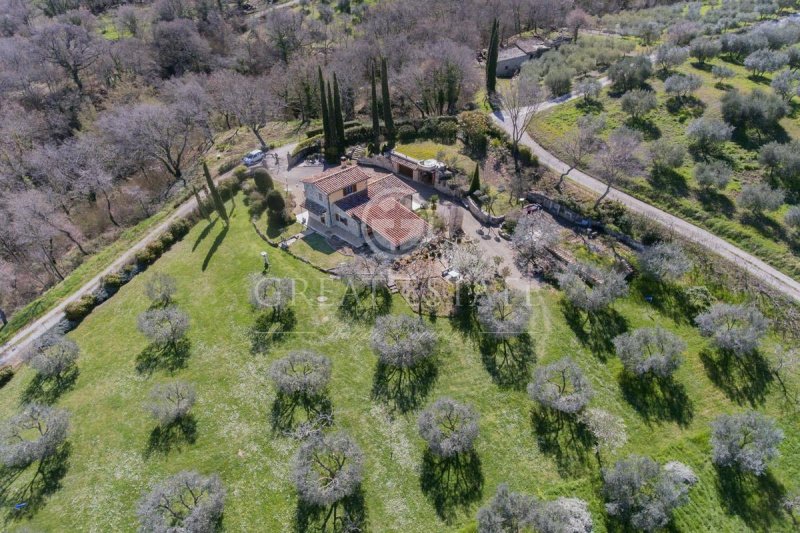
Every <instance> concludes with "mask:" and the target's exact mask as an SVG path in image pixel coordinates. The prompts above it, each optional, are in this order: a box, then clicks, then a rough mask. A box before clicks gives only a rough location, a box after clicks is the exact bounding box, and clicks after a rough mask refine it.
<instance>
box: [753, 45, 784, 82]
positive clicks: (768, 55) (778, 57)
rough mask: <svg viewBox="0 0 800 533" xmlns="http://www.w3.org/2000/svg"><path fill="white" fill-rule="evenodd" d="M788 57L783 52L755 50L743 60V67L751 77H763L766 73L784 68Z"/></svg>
mask: <svg viewBox="0 0 800 533" xmlns="http://www.w3.org/2000/svg"><path fill="white" fill-rule="evenodd" d="M788 62H789V58H788V56H787V55H786V54H785V53H783V52H776V51H774V50H768V49H762V50H756V51H755V52H753V53H752V54H750V55H748V56H747V57H746V58H745V59H744V66H745V68H747V70H749V71H750V72H752V73H753V76H763V75H764V73H766V72H775V71H776V70H780V69H782V68H783V67H785V66H786V64H787V63H788Z"/></svg>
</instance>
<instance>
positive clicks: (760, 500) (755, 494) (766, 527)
mask: <svg viewBox="0 0 800 533" xmlns="http://www.w3.org/2000/svg"><path fill="white" fill-rule="evenodd" d="M715 470H716V471H717V491H718V492H719V495H720V498H721V499H722V502H723V504H724V506H725V510H726V512H727V513H728V514H732V515H736V516H738V517H739V518H741V519H742V521H744V523H745V524H747V526H748V527H749V528H750V529H751V530H753V531H770V530H771V529H772V528H773V526H774V525H775V522H779V521H781V520H782V519H783V518H784V516H785V515H784V514H783V507H782V505H781V504H782V501H783V496H784V494H785V492H786V489H785V488H784V486H783V485H782V484H781V483H780V482H779V481H778V480H777V479H775V476H773V475H772V472H769V471H768V472H766V473H765V474H764V475H762V476H754V475H752V474H743V473H740V472H738V471H736V470H735V469H733V468H728V467H715Z"/></svg>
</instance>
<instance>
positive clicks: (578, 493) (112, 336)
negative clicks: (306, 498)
mask: <svg viewBox="0 0 800 533" xmlns="http://www.w3.org/2000/svg"><path fill="white" fill-rule="evenodd" d="M205 226H206V224H205V223H203V222H201V223H199V224H198V225H197V226H196V227H195V228H194V229H193V230H192V231H191V232H190V233H189V235H187V236H186V238H184V240H183V241H181V242H180V243H178V244H176V245H175V246H174V247H173V248H172V249H171V250H170V251H169V252H167V253H166V254H164V256H163V257H162V258H161V259H160V260H159V261H158V262H157V263H156V264H155V265H153V266H152V267H151V269H150V270H149V271H148V272H147V273H145V274H143V275H142V276H139V277H137V278H135V279H134V280H132V281H131V283H129V284H128V285H126V286H124V287H123V288H122V289H121V291H120V293H119V294H117V295H116V296H115V297H114V298H112V299H111V300H109V301H108V302H106V303H105V304H103V305H101V306H100V307H98V308H97V309H96V310H95V311H94V312H93V313H92V314H91V315H90V316H89V317H88V318H87V319H86V320H85V321H84V322H83V323H82V324H81V325H80V326H79V327H78V329H76V330H75V331H73V332H72V333H70V336H71V337H72V338H73V339H74V340H75V341H76V342H77V343H78V344H79V345H80V347H81V350H82V356H81V358H80V360H79V369H80V374H79V376H78V378H77V381H76V382H75V385H74V387H73V388H72V389H71V390H68V391H67V392H65V393H64V394H63V395H62V396H61V397H60V398H59V399H58V400H57V405H58V406H59V407H63V408H66V409H68V410H69V411H70V412H71V422H70V424H71V430H70V436H69V442H70V449H69V453H68V458H67V460H66V461H65V462H64V464H63V467H64V468H63V470H60V471H58V476H59V477H58V479H57V480H56V483H55V485H52V486H53V487H57V488H56V489H53V490H52V492H50V493H48V494H47V495H45V496H43V500H42V501H41V504H40V505H38V506H37V507H36V508H32V509H30V510H29V511H28V512H27V513H17V514H14V511H13V510H11V504H12V503H16V501H17V500H16V497H17V496H19V495H20V494H22V492H21V491H23V490H25V488H26V487H27V486H28V484H29V482H30V480H31V477H32V476H33V475H34V470H35V467H31V468H29V469H28V470H26V471H24V472H22V473H21V475H20V476H19V477H18V478H17V479H16V480H14V481H13V482H11V483H10V484H9V485H8V486H7V487H5V488H4V492H3V503H4V508H5V509H7V511H6V512H5V513H4V514H3V516H4V517H5V520H6V523H5V527H4V529H7V530H14V529H16V528H18V527H22V526H25V527H30V528H33V529H37V530H44V531H64V530H66V531H78V530H81V531H84V530H91V531H132V530H134V529H135V528H136V525H137V522H136V514H135V508H136V504H137V501H138V499H139V498H140V496H141V494H142V493H143V492H144V491H146V490H148V488H149V487H151V486H152V485H153V484H154V483H156V482H158V481H160V480H162V479H164V478H165V477H166V476H168V475H170V474H172V473H175V472H177V471H180V470H183V469H194V470H197V471H199V472H202V473H211V472H217V473H219V474H220V476H221V478H222V481H223V483H224V484H225V486H226V488H227V493H228V497H227V501H226V506H225V514H224V519H223V527H224V528H225V530H226V531H254V530H259V531H287V530H292V528H293V527H294V520H295V515H296V511H297V507H296V504H297V495H296V493H295V491H294V489H293V485H292V474H291V463H292V457H293V455H294V453H295V452H296V450H297V447H298V443H297V442H296V441H294V440H292V439H290V438H288V437H285V436H283V435H282V434H281V433H280V432H279V431H276V430H274V429H273V428H272V427H271V424H270V419H271V418H270V417H271V409H272V405H273V402H274V400H275V390H274V387H273V386H272V384H271V383H270V381H269V379H268V377H267V369H268V368H269V365H270V364H271V363H272V362H273V361H274V360H276V359H277V358H279V357H282V356H284V355H285V354H286V353H287V352H289V351H291V350H296V349H314V350H318V351H320V352H322V353H324V354H326V355H328V356H329V357H330V358H331V359H332V362H333V374H332V380H331V384H330V387H329V396H330V399H331V401H332V404H333V409H334V413H335V420H336V426H337V427H338V428H340V429H343V430H346V431H347V432H349V433H350V434H351V435H352V436H353V437H354V439H355V440H356V441H357V442H358V444H359V446H360V447H361V448H362V450H363V451H364V454H365V457H366V461H365V477H364V482H363V491H364V497H365V507H366V509H367V516H368V526H369V529H370V530H374V531H403V532H412V533H413V532H428V531H446V532H451V531H452V532H454V531H459V530H460V529H462V528H464V527H466V526H469V525H470V524H471V523H472V521H473V518H474V515H475V512H476V511H477V508H478V507H479V506H480V505H481V504H483V503H485V502H486V501H488V500H489V498H491V496H492V494H493V493H494V491H495V489H496V487H497V485H498V484H499V483H501V482H507V483H509V485H510V487H511V489H512V490H518V491H525V492H529V493H533V494H535V495H536V496H537V497H540V498H547V499H550V498H555V497H558V496H575V497H579V498H584V499H586V500H587V501H588V502H589V507H590V510H591V512H592V514H593V516H594V521H595V530H596V531H599V532H604V531H608V530H609V529H612V530H616V529H617V528H615V526H614V524H613V523H610V522H607V521H606V519H605V515H604V512H603V501H602V497H601V494H600V475H599V468H598V465H597V462H596V461H595V459H594V457H593V456H592V454H591V451H590V450H588V449H585V448H582V447H575V446H574V444H573V445H569V444H567V436H566V435H562V438H563V440H559V443H560V444H559V446H560V448H559V449H560V450H561V451H560V452H558V453H555V452H554V451H553V449H551V448H548V447H547V446H546V445H545V444H544V442H545V440H546V439H544V440H543V438H544V437H545V435H544V434H543V433H541V432H540V431H538V430H537V429H535V428H534V426H533V425H532V421H531V413H532V403H531V401H530V399H529V398H528V396H527V393H526V392H525V391H524V390H521V389H516V388H502V387H499V386H498V385H497V384H495V383H494V382H493V380H492V375H491V374H490V373H489V371H487V367H486V366H485V364H484V361H485V359H484V358H483V357H482V356H481V353H480V351H479V349H478V344H477V342H476V341H475V340H474V339H473V337H472V332H471V330H469V329H464V328H463V326H462V325H461V324H462V323H461V322H459V321H450V320H448V319H446V318H439V319H437V320H435V321H431V322H430V323H431V326H432V327H434V328H435V329H436V330H437V332H438V333H439V335H440V338H441V339H442V342H441V343H440V347H439V350H438V355H437V359H438V372H437V375H436V378H435V380H434V381H433V384H432V386H431V390H430V391H429V393H428V394H427V395H424V396H420V397H419V398H418V399H419V402H420V407H422V406H424V405H426V404H428V403H429V402H431V401H433V400H434V399H436V398H438V397H441V396H450V397H453V398H454V399H456V400H459V401H464V402H469V403H471V404H473V405H474V406H475V408H476V409H477V411H478V412H479V413H480V417H481V418H480V436H479V437H478V439H477V441H476V452H477V456H478V457H479V459H480V464H479V467H478V473H479V479H480V483H479V485H478V487H477V488H476V489H475V490H474V491H472V492H471V493H470V495H469V498H467V502H468V503H466V505H465V506H463V507H462V506H459V505H455V506H452V508H450V507H448V509H449V510H450V512H449V513H448V516H447V519H443V518H442V517H441V516H440V515H439V514H437V512H436V509H435V506H434V504H433V502H432V495H431V493H430V492H427V493H426V492H423V490H422V488H421V481H420V479H421V478H420V476H421V473H423V468H422V466H421V465H422V457H423V452H424V444H423V441H422V440H421V439H420V438H419V436H418V434H417V426H416V420H417V416H418V410H417V411H412V412H406V413H404V412H401V411H397V410H393V409H392V404H391V403H388V404H387V403H385V402H383V401H379V400H377V399H375V398H374V397H373V393H372V391H373V387H374V385H375V365H376V357H375V356H374V354H373V353H372V351H371V349H370V343H369V335H370V329H371V326H370V324H369V323H368V322H364V321H361V320H353V319H352V318H350V317H348V316H344V315H342V314H341V313H340V310H339V304H340V302H341V300H342V297H343V295H344V287H343V285H342V284H341V283H339V282H336V281H333V280H331V279H330V278H329V277H328V276H327V275H324V274H321V273H319V272H318V271H316V270H314V269H313V268H311V267H310V266H308V265H305V264H303V263H301V262H300V261H297V260H296V259H293V258H291V257H290V256H289V255H288V254H285V253H283V252H280V251H275V252H274V253H272V254H271V261H272V264H271V273H272V274H273V275H275V276H281V277H292V278H294V279H296V280H297V283H296V287H297V290H298V294H297V298H296V300H295V304H294V310H295V313H296V318H297V325H296V327H295V329H294V330H293V332H292V333H290V334H289V335H288V336H287V338H285V339H284V340H283V341H282V342H280V343H279V344H276V345H274V346H273V347H272V348H271V349H270V350H269V352H268V353H266V354H263V355H252V354H251V353H250V350H249V341H248V337H247V328H248V327H249V326H250V325H251V324H252V323H253V313H252V311H251V310H250V307H249V303H248V298H247V295H248V281H247V278H248V275H249V274H250V273H251V272H254V271H259V270H260V268H261V265H260V258H259V252H260V250H261V249H263V241H261V240H260V239H259V238H258V237H257V236H256V235H255V233H254V232H253V230H252V228H251V226H250V222H249V217H248V216H247V213H246V212H245V210H244V209H237V210H235V211H234V213H233V215H232V223H231V227H230V228H229V229H228V230H227V231H224V229H223V228H222V227H221V226H216V227H213V228H212V230H211V231H205V230H206V227H205ZM157 272H162V273H166V274H169V275H171V276H173V277H174V278H175V279H176V281H177V287H178V292H177V294H176V303H177V305H179V306H180V307H181V308H182V309H184V310H185V311H186V312H187V313H188V314H189V316H190V318H191V329H190V332H189V338H190V341H191V355H190V357H189V359H188V361H187V365H186V366H185V367H184V368H180V369H178V370H176V371H174V372H173V373H169V372H167V371H160V370H157V371H155V372H153V373H152V374H143V373H140V372H138V371H137V370H136V361H137V357H138V356H139V355H140V354H141V353H142V351H143V350H144V348H145V346H146V341H145V339H144V338H143V337H142V336H141V335H140V334H139V333H138V331H137V330H136V317H137V315H138V314H139V313H140V312H142V311H143V310H145V309H146V308H147V306H148V302H147V300H146V298H145V296H144V294H143V293H144V290H143V289H144V284H145V283H146V282H147V279H148V278H149V277H151V276H152V275H153V274H155V273H157ZM696 281H697V280H695V281H693V282H696ZM650 294H652V287H648V286H640V285H639V284H636V285H634V287H633V289H632V291H631V295H630V296H629V297H628V298H626V299H624V300H622V301H620V302H618V303H617V304H615V306H614V312H613V313H612V314H611V316H612V317H613V320H612V321H610V322H608V323H607V324H605V325H604V327H603V328H602V329H597V330H595V331H592V330H589V329H588V327H587V326H585V325H582V324H580V323H575V322H574V321H570V320H568V315H567V314H565V311H564V308H563V306H562V302H561V296H560V294H559V293H558V292H556V291H554V290H552V289H549V288H544V289H541V290H537V291H535V292H533V293H532V294H531V303H532V307H533V310H534V311H533V318H532V321H531V326H530V333H531V336H532V338H533V342H534V344H535V352H536V364H546V363H548V362H551V361H553V360H555V359H558V358H560V357H562V356H564V355H570V356H572V357H573V358H575V359H576V361H578V363H579V364H580V365H581V367H582V368H583V369H584V371H585V372H586V374H587V375H588V377H589V379H590V381H591V383H592V385H593V387H594V389H595V397H594V399H593V400H592V405H593V406H596V407H602V408H605V409H607V410H609V411H611V412H612V413H614V414H616V415H618V416H621V417H623V419H624V420H625V423H626V425H627V428H628V432H629V436H630V439H629V442H628V444H627V445H626V447H625V448H624V449H623V450H621V452H620V453H621V455H625V454H628V453H640V454H648V455H651V456H653V457H654V458H656V459H658V460H659V461H662V462H665V461H668V460H680V461H683V462H685V463H687V464H688V465H690V466H691V467H692V468H693V469H694V470H695V472H696V473H697V474H698V476H699V479H700V481H699V483H698V485H697V486H696V487H695V488H694V489H693V490H692V492H691V495H690V499H689V503H688V504H687V505H686V506H685V507H683V508H681V509H680V510H679V511H678V512H677V513H676V516H675V524H674V528H675V530H676V531H745V530H770V531H791V530H792V527H793V526H792V524H791V522H790V521H789V519H788V518H786V516H785V515H782V514H780V513H779V512H778V511H776V509H777V507H778V505H779V498H780V497H781V495H782V494H783V493H785V492H786V491H791V490H796V489H798V488H800V486H798V479H800V452H799V451H798V450H800V448H799V446H800V424H798V423H797V422H798V419H797V413H796V411H795V410H794V409H787V408H786V406H785V402H784V401H783V399H782V396H781V394H780V392H779V387H777V386H775V384H774V383H772V384H766V385H762V386H760V387H757V388H754V387H748V388H746V389H742V390H741V391H739V392H742V393H745V394H744V395H742V394H737V390H738V389H735V388H733V389H732V388H731V382H728V381H725V382H722V383H721V384H720V382H719V381H717V382H715V381H713V380H712V379H711V378H710V377H709V376H710V375H713V374H712V373H711V372H710V368H713V361H712V360H711V359H709V355H708V353H709V352H708V350H707V342H706V341H705V340H704V339H702V338H701V337H700V336H699V335H698V333H697V331H696V330H695V329H694V328H693V327H692V326H691V324H690V323H689V321H688V320H687V318H686V316H685V314H681V313H680V312H678V311H679V310H677V309H673V308H672V307H671V303H670V300H669V299H668V298H666V297H663V295H661V296H657V297H656V298H655V299H654V301H653V303H652V304H650V303H648V302H647V301H646V300H645V295H650ZM320 296H324V297H325V298H320ZM391 307H392V309H391V312H395V313H408V312H409V310H408V308H407V307H406V305H405V304H404V303H403V301H402V299H400V298H399V297H397V296H395V297H394V298H393V299H392V304H391ZM612 324H613V326H612ZM655 324H658V325H661V326H663V327H666V328H668V329H671V330H673V331H676V332H677V333H679V334H680V335H681V336H682V337H683V338H684V339H685V340H686V342H687V344H688V349H687V351H686V357H685V362H684V364H683V366H682V367H681V368H680V370H679V371H678V372H677V375H676V388H675V394H676V395H675V396H673V397H670V398H669V399H659V398H660V397H655V399H653V400H652V401H649V402H644V401H641V400H642V398H641V397H638V396H636V395H634V396H631V395H630V391H627V392H626V390H625V389H624V388H623V387H621V385H620V376H621V364H620V362H619V361H618V360H617V359H616V358H615V357H612V356H610V354H609V353H608V351H607V349H606V348H603V346H604V342H605V341H604V339H606V340H607V338H608V335H610V334H612V333H613V332H614V331H615V330H616V331H618V330H620V329H624V328H628V329H630V328H636V327H642V326H652V325H655ZM712 359H713V357H712ZM32 377H33V375H32V371H30V370H28V369H23V370H22V371H21V372H20V373H19V374H18V375H17V376H15V377H14V378H13V380H12V381H11V382H10V383H8V384H7V385H6V386H5V387H4V388H3V389H2V390H0V418H2V419H5V418H7V417H9V416H11V414H13V413H14V412H16V411H17V409H18V408H19V404H20V398H21V395H22V394H23V393H24V392H25V391H26V389H28V388H29V387H30V386H31V383H32ZM176 378H177V379H183V380H187V381H190V382H192V383H193V384H194V385H195V387H196V390H197V396H198V401H197V404H196V405H195V407H194V409H193V413H194V416H195V418H196V422H197V435H196V440H195V441H194V442H193V443H188V442H183V441H180V440H179V441H177V442H174V443H173V445H172V448H171V449H170V450H169V451H167V452H164V451H154V450H153V449H152V447H151V446H150V445H149V444H148V442H149V439H150V435H151V432H152V430H153V427H154V424H153V422H152V420H151V419H149V417H148V415H147V413H146V410H145V408H144V404H145V402H146V401H147V397H148V394H149V391H150V389H151V388H152V387H153V386H154V385H155V384H156V383H162V382H165V381H168V380H170V379H176ZM792 385H793V386H794V385H795V384H792ZM750 406H753V407H755V408H756V409H758V410H761V411H764V412H767V413H769V414H770V415H771V416H775V417H776V418H777V419H778V422H779V424H780V425H781V426H782V428H783V429H784V430H785V432H786V441H785V442H784V444H783V446H782V452H783V453H782V456H781V457H780V458H779V459H777V460H776V461H775V462H774V463H773V465H772V468H771V469H770V472H771V473H770V475H769V476H768V478H767V479H766V480H765V481H764V482H763V486H762V487H753V488H747V489H746V490H743V492H742V493H741V494H731V493H730V491H729V488H728V487H727V486H726V485H721V484H720V478H719V476H718V474H717V472H716V470H715V469H714V468H713V466H712V465H711V462H710V458H709V451H710V450H709V444H708V439H709V432H710V430H709V423H710V421H711V420H712V419H713V418H714V417H715V416H716V415H717V414H719V413H721V412H731V411H739V410H742V409H744V408H747V407H750ZM605 460H606V461H610V460H613V458H612V457H606V458H605Z"/></svg>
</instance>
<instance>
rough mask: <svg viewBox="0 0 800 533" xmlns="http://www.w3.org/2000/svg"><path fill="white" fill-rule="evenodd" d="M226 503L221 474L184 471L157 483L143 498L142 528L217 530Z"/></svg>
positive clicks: (149, 529) (155, 530)
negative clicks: (208, 474)
mask: <svg viewBox="0 0 800 533" xmlns="http://www.w3.org/2000/svg"><path fill="white" fill-rule="evenodd" d="M224 507H225V488H224V487H223V486H222V482H221V481H220V479H219V476H217V475H216V474H213V475H211V476H203V475H201V474H198V473H197V472H192V471H183V472H179V473H177V474H176V475H174V476H172V477H170V478H167V479H166V480H164V481H163V482H162V483H159V484H158V485H156V486H155V487H154V488H153V490H152V491H151V492H150V493H149V494H147V495H145V496H144V497H143V498H142V500H141V501H140V502H139V507H138V509H137V513H136V514H137V515H138V517H139V523H140V524H141V527H140V531H152V532H158V533H167V532H169V531H187V532H188V531H214V530H215V529H216V528H217V526H218V524H219V521H220V519H221V518H222V511H223V509H224Z"/></svg>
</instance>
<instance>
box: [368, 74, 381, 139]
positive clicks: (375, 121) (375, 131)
mask: <svg viewBox="0 0 800 533" xmlns="http://www.w3.org/2000/svg"><path fill="white" fill-rule="evenodd" d="M370 70H371V72H370V74H371V81H372V144H373V145H374V146H375V153H378V152H379V151H380V149H381V123H380V119H379V118H378V90H377V89H376V87H375V64H374V63H373V65H372V68H371V69H370Z"/></svg>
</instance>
